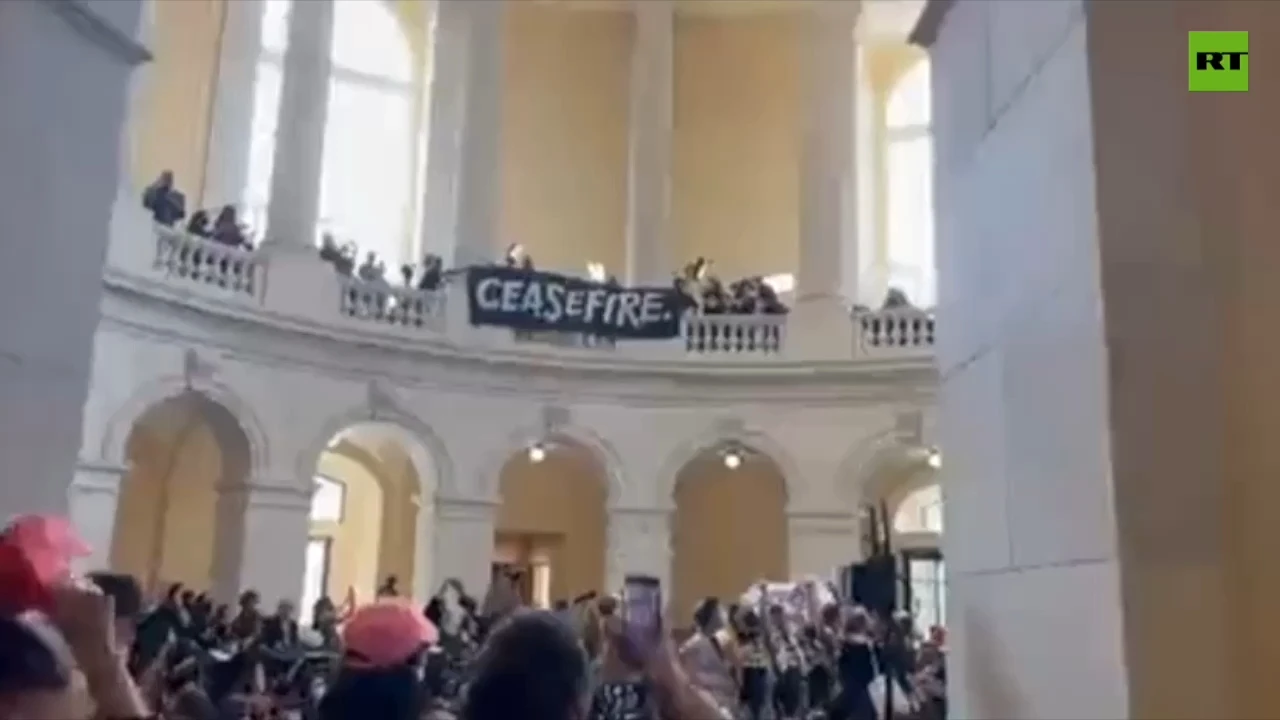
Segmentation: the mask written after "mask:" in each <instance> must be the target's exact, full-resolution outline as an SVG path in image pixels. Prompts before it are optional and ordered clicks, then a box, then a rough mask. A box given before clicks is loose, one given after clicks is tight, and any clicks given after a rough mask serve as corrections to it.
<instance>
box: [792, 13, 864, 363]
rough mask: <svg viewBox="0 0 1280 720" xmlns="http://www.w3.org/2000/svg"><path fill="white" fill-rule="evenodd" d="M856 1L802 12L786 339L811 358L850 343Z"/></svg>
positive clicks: (839, 352)
mask: <svg viewBox="0 0 1280 720" xmlns="http://www.w3.org/2000/svg"><path fill="white" fill-rule="evenodd" d="M858 7H859V5H858V3H857V2H855V1H854V0H829V1H828V2H820V3H813V5H811V6H810V10H809V11H808V13H807V14H806V16H805V23H806V27H805V34H804V41H803V42H804V48H805V50H804V53H805V57H804V62H803V65H802V72H803V83H802V86H803V92H804V98H805V100H804V103H805V104H804V137H803V147H802V155H801V163H800V268H799V272H798V273H797V277H796V306H795V308H794V309H793V310H794V311H793V314H792V316H791V318H790V321H789V322H788V328H787V332H788V336H787V344H788V346H789V347H790V348H791V350H792V351H793V352H794V353H795V354H796V355H798V356H801V357H805V358H810V359H838V358H844V357H848V356H849V354H850V353H851V352H852V348H853V324H852V322H851V320H850V318H849V312H848V307H847V304H846V302H845V299H844V297H843V296H842V295H841V290H842V285H844V283H843V282H842V279H843V277H842V276H843V274H844V268H845V265H846V263H845V261H844V255H845V253H856V252H857V225H856V209H857V204H858V198H857V190H856V184H855V178H856V175H855V173H854V167H855V164H854V143H853V135H854V129H855V122H854V120H855V116H854V96H855V88H856V85H857V59H858V53H857V45H856V43H855V41H854V35H853V30H854V25H855V24H856V22H857V18H858ZM853 265H854V266H855V267H856V265H857V263H856V262H854V263H853Z"/></svg>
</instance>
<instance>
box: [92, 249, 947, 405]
mask: <svg viewBox="0 0 1280 720" xmlns="http://www.w3.org/2000/svg"><path fill="white" fill-rule="evenodd" d="M106 284H107V288H108V291H107V293H106V297H105V301H104V304H103V326H104V327H106V328H111V329H117V330H119V331H121V332H124V333H126V334H130V335H133V336H136V337H140V338H149V339H154V340H159V341H162V342H164V343H165V344H192V343H198V344H200V345H203V346H205V347H207V348H208V349H211V350H217V351H218V353H219V355H220V356H222V357H223V358H232V357H236V358H240V359H242V360H244V361H246V362H251V363H253V364H257V365H267V366H275V365H278V366H282V367H288V368H290V369H291V370H292V371H295V372H296V371H298V370H299V369H309V370H312V371H315V372H323V373H325V374H329V375H353V376H354V375H360V376H362V377H368V375H369V374H370V373H373V374H375V375H378V376H380V377H384V378H387V379H388V380H389V381H391V382H393V383H395V384H396V385H398V386H401V387H403V386H416V387H424V388H428V387H429V388H432V389H440V390H452V391H461V390H465V391H468V392H477V393H484V394H490V395H519V396H522V397H527V398H531V399H543V400H545V401H546V402H552V403H554V402H556V401H558V399H559V398H562V397H563V396H564V395H565V393H566V386H569V387H571V388H572V391H571V392H572V394H573V395H574V396H575V397H576V398H577V399H581V400H600V401H604V402H626V403H628V404H632V405H636V406H643V407H666V406H679V407H687V406H689V405H691V404H698V403H700V402H720V403H724V402H733V403H735V404H741V403H752V402H767V403H770V404H774V405H776V404H779V403H783V404H785V403H788V402H791V403H796V404H798V405H804V406H805V407H816V406H840V407H843V406H847V405H848V404H850V403H867V402H875V403H881V402H895V403H901V402H903V401H904V399H905V400H908V401H910V400H913V399H914V400H916V401H919V402H927V401H929V400H931V398H932V396H933V395H934V394H935V393H936V389H937V372H936V369H935V368H934V366H933V361H932V358H929V357H916V358H900V359H893V360H858V361H848V362H826V363H823V362H815V363H795V362H787V361H775V362H762V363H759V364H751V365H731V364H726V365H720V364H716V363H713V362H700V361H696V362H695V361H688V362H658V361H646V360H642V359H629V358H620V357H617V356H616V355H614V356H609V357H602V356H599V355H595V356H590V357H586V356H583V355H582V354H580V353H579V354H572V353H558V352H555V351H553V350H544V351H534V350H532V349H531V350H528V351H522V352H518V353H515V352H495V351H493V349H486V348H483V347H475V348H463V347H458V346H454V345H451V344H449V343H447V342H444V339H443V338H441V337H439V336H434V335H430V334H424V335H423V337H422V338H421V339H420V340H416V341H413V342H410V341H409V340H407V339H405V338H401V337H394V336H387V335H383V334H378V333H372V332H365V331H362V330H354V329H352V328H349V327H345V326H342V327H339V326H321V325H317V324H314V323H307V322H303V321H300V320H299V319H297V318H285V317H282V316H279V315H276V314H272V313H269V312H266V311H264V310H262V309H261V308H259V307H253V306H249V305H246V304H244V303H242V302H239V301H237V300H217V299H213V298H208V297H203V296H196V295H194V294H192V293H183V292H178V291H176V290H174V289H173V288H171V287H169V286H168V285H167V284H165V283H163V282H151V281H144V280H141V279H138V278H134V277H132V276H128V275H122V274H120V273H119V272H118V271H112V270H108V271H107V277H106ZM247 348H248V349H251V350H249V351H248V352H247V351H246V349H247ZM426 366H429V367H430V370H429V372H427V373H424V372H423V368H424V367H426Z"/></svg>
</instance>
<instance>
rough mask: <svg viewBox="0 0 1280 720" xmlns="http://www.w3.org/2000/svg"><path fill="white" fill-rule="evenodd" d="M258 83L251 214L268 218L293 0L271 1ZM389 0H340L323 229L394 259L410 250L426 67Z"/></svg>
mask: <svg viewBox="0 0 1280 720" xmlns="http://www.w3.org/2000/svg"><path fill="white" fill-rule="evenodd" d="M265 5H266V10H265V15H264V18H263V30H262V49H261V54H260V55H259V60H258V73H257V84H256V87H255V92H254V108H253V130H252V132H253V136H252V142H251V146H250V151H249V153H250V157H249V183H248V187H247V188H246V190H245V197H244V200H243V204H244V206H245V208H246V210H247V211H248V213H249V219H250V222H251V223H253V224H254V225H255V226H257V227H264V226H265V225H266V222H265V219H266V207H267V203H268V202H269V201H270V194H271V171H272V159H273V154H274V152H275V138H276V119H277V118H276V116H277V113H278V112H279V108H280V85H281V82H282V75H283V67H284V53H285V50H286V48H287V44H288V35H289V30H288V26H289V9H290V5H291V0H267V2H266V3H265ZM392 7H393V4H392V3H391V2H389V0H336V4H335V11H334V12H335V17H334V37H333V49H332V58H333V70H332V74H331V80H330V83H331V84H330V86H329V110H328V120H327V124H326V127H325V141H324V160H323V175H322V178H321V189H320V228H318V229H319V230H322V231H330V232H333V233H334V234H335V235H336V236H337V238H338V239H339V241H340V242H346V241H352V242H355V243H356V244H357V245H358V246H359V247H360V248H361V250H365V251H373V252H376V253H377V254H378V255H379V256H380V257H382V258H383V259H384V260H386V261H387V264H388V266H390V267H392V268H394V267H395V266H396V265H398V264H399V263H401V262H402V261H404V260H405V259H406V257H407V254H406V250H407V249H408V245H409V243H408V240H409V237H408V235H409V231H410V228H411V226H412V220H413V218H412V214H411V213H412V209H413V198H412V188H413V187H414V178H415V177H416V176H417V174H418V167H417V161H418V147H417V146H418V144H419V140H420V136H419V133H418V132H417V131H416V129H415V127H414V100H415V93H416V85H417V83H416V79H417V78H416V72H415V67H414V56H413V52H412V50H411V48H410V45H409V41H408V38H407V37H406V36H405V34H404V30H403V28H402V27H401V25H400V21H399V19H398V18H397V17H396V15H395V13H394V11H393V9H392Z"/></svg>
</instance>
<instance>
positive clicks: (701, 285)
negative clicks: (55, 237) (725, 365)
mask: <svg viewBox="0 0 1280 720" xmlns="http://www.w3.org/2000/svg"><path fill="white" fill-rule="evenodd" d="M142 204H143V206H144V207H145V208H146V209H147V210H148V212H150V213H151V216H152V218H153V219H154V220H155V221H156V222H157V223H159V224H161V225H164V226H166V227H176V226H178V224H179V223H181V222H182V221H183V220H184V219H185V220H186V223H185V225H184V229H185V230H186V231H187V232H188V233H190V234H192V235H195V236H198V237H202V238H205V239H208V240H212V241H214V242H216V243H219V244H221V245H227V246H229V247H237V248H243V249H246V250H252V249H253V247H254V244H253V241H252V240H251V239H250V233H249V230H248V229H247V228H246V226H245V225H244V224H243V223H242V222H240V220H239V217H238V215H237V212H236V208H235V206H233V205H227V206H225V207H222V208H220V209H218V210H217V211H216V213H215V214H213V215H212V217H213V219H212V221H211V220H210V217H211V215H210V211H208V210H198V211H196V212H195V213H193V214H192V215H191V217H190V218H187V216H186V196H185V195H184V194H183V193H182V192H181V191H179V190H178V189H177V188H176V187H175V186H174V179H173V173H172V172H171V171H169V170H166V171H164V172H162V173H161V174H160V177H159V178H157V179H156V181H155V182H153V183H152V184H151V185H149V186H147V189H146V191H145V192H144V193H143V197H142ZM318 252H319V255H320V259H321V260H324V261H325V262H327V263H329V264H330V265H332V266H333V269H334V271H335V272H337V273H338V274H339V275H341V276H343V277H354V278H357V279H359V280H360V281H361V282H364V283H367V284H369V285H372V286H381V287H385V288H387V289H389V288H391V281H390V280H389V279H388V277H387V273H388V269H387V264H386V261H385V260H383V259H382V258H380V257H379V256H378V254H377V253H376V252H373V251H368V252H366V253H365V255H364V260H363V261H360V250H359V247H358V245H357V244H356V243H355V242H351V241H348V242H341V243H340V242H339V241H338V239H337V238H336V237H335V236H334V235H333V233H328V232H326V233H324V234H323V235H322V236H321V241H320V248H319V250H318ZM498 262H499V263H500V264H502V265H503V266H505V267H513V268H521V269H523V270H529V271H533V270H535V269H536V267H535V265H534V262H533V256H532V255H530V254H529V252H528V251H527V250H526V249H525V248H524V246H523V245H520V244H518V243H516V244H512V245H510V246H509V247H508V248H507V250H506V252H505V253H503V255H502V257H501V259H500V260H499V261H498ZM711 267H712V262H711V260H709V259H707V258H702V257H699V258H696V259H695V260H693V261H692V262H690V263H688V264H687V265H685V266H684V268H683V269H682V270H681V271H680V272H678V273H676V274H675V275H674V277H673V279H672V284H673V286H674V288H675V289H676V291H677V292H679V293H680V295H681V296H682V297H683V298H684V299H685V301H686V303H685V304H686V306H687V307H688V308H689V309H691V310H695V311H697V312H700V313H702V314H705V315H756V314H765V315H780V314H785V313H786V312H787V310H788V308H787V306H786V305H785V304H784V303H783V302H782V301H781V299H780V298H779V297H778V293H777V291H776V290H774V288H773V287H772V286H771V285H769V283H767V282H765V280H764V277H763V276H759V275H755V276H750V277H745V278H740V279H738V280H735V281H732V282H727V283H726V282H724V281H723V280H721V279H720V277H719V276H717V275H716V274H715V273H713V272H712V270H711ZM456 273H457V270H456V269H455V270H446V269H445V267H444V260H443V259H442V258H441V257H440V256H439V255H436V254H433V253H426V254H425V255H423V257H422V260H421V262H420V263H418V264H416V265H414V264H404V265H402V266H401V267H400V278H401V281H402V286H403V287H406V288H414V289H417V290H428V291H430V290H437V289H439V288H440V287H441V285H442V284H443V283H444V281H445V280H446V279H447V278H448V277H449V276H451V275H453V274H456ZM602 282H604V283H605V284H607V285H610V286H614V287H616V286H617V285H618V280H617V278H616V277H615V276H612V275H610V276H608V277H607V278H602Z"/></svg>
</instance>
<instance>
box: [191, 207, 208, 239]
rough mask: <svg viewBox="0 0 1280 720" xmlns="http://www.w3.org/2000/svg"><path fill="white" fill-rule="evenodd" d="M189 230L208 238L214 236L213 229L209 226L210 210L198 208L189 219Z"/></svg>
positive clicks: (197, 235)
mask: <svg viewBox="0 0 1280 720" xmlns="http://www.w3.org/2000/svg"><path fill="white" fill-rule="evenodd" d="M187 232H188V233H189V234H191V235H195V236H196V237H202V238H204V239H206V240H209V239H212V238H213V230H211V229H210V228H209V211H207V210H197V211H195V213H193V214H192V215H191V219H190V220H188V221H187Z"/></svg>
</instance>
